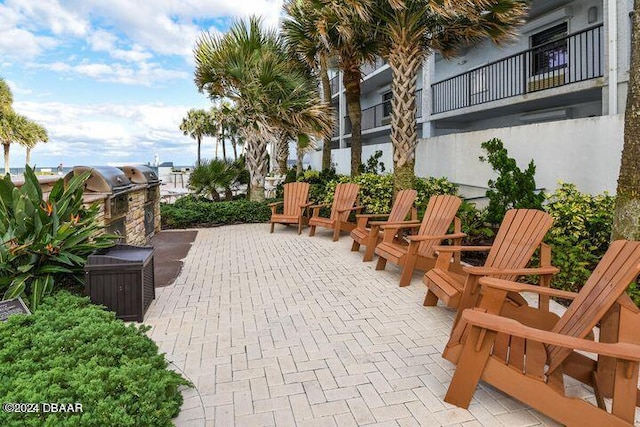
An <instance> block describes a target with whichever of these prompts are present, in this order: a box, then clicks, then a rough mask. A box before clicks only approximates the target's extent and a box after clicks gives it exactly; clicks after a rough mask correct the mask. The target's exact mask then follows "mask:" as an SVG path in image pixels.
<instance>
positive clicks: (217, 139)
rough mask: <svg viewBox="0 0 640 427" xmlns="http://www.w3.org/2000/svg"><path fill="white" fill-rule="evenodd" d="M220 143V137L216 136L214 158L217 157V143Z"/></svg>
mask: <svg viewBox="0 0 640 427" xmlns="http://www.w3.org/2000/svg"><path fill="white" fill-rule="evenodd" d="M219 143H220V138H218V137H217V136H216V152H215V158H216V159H217V158H218V144H219Z"/></svg>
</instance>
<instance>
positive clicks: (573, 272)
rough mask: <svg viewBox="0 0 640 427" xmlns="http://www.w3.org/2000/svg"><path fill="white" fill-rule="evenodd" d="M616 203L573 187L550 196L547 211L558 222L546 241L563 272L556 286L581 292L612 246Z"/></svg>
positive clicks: (561, 189)
mask: <svg viewBox="0 0 640 427" xmlns="http://www.w3.org/2000/svg"><path fill="white" fill-rule="evenodd" d="M614 202H615V198H614V197H613V196H610V195H609V194H607V193H604V194H601V195H597V196H592V195H590V194H586V193H580V192H579V191H578V189H577V188H576V186H575V185H573V184H561V185H560V186H559V187H558V189H556V191H555V192H554V193H553V194H551V195H548V196H547V204H546V205H545V210H546V211H547V212H549V214H550V215H551V216H552V217H553V219H554V222H553V226H552V228H551V230H550V231H549V233H548V234H547V237H546V239H545V241H546V243H548V244H549V245H551V250H552V252H551V253H552V264H553V265H554V266H556V267H558V268H559V269H560V273H558V274H557V275H556V276H555V277H554V279H553V281H552V283H553V286H554V287H556V288H559V289H564V290H569V291H573V292H577V291H579V290H580V288H581V287H582V285H583V284H584V282H585V281H586V279H587V278H588V277H589V276H590V275H591V272H592V271H593V269H594V268H595V266H596V264H597V263H598V261H600V259H601V258H602V256H603V255H604V253H605V252H606V251H607V248H608V247H609V243H610V238H611V226H612V224H613V208H614Z"/></svg>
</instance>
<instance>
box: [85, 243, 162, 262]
mask: <svg viewBox="0 0 640 427" xmlns="http://www.w3.org/2000/svg"><path fill="white" fill-rule="evenodd" d="M151 253H153V248H135V249H120V248H118V247H114V248H111V249H107V250H106V251H100V252H99V253H95V254H92V255H89V257H88V259H87V264H91V261H94V260H97V259H100V260H103V261H104V260H105V259H107V258H109V259H112V260H114V261H115V260H117V261H120V262H121V263H123V264H125V263H139V262H144V261H146V260H147V258H149V256H150V255H151ZM123 261H124V262H123Z"/></svg>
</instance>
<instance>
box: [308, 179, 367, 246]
mask: <svg viewBox="0 0 640 427" xmlns="http://www.w3.org/2000/svg"><path fill="white" fill-rule="evenodd" d="M358 191H360V186H359V185H358V184H351V183H341V184H338V185H336V191H335V193H334V196H333V203H332V204H331V215H330V216H329V218H323V217H321V216H320V209H321V208H323V207H326V206H329V205H327V204H324V205H313V206H311V208H313V216H312V217H311V218H310V219H309V228H310V230H309V236H313V235H315V234H316V227H317V226H321V227H326V228H330V229H332V230H333V241H334V242H335V241H337V240H338V239H339V238H340V231H351V230H353V229H354V228H355V227H356V225H355V223H353V222H349V214H350V213H351V211H356V212H357V211H360V210H362V209H363V208H364V207H363V206H356V205H355V204H356V200H357V198H358Z"/></svg>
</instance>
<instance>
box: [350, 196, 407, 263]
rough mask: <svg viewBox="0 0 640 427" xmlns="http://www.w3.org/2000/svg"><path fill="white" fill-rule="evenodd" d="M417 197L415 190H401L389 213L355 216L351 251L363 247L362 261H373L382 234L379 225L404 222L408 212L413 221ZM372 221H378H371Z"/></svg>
mask: <svg viewBox="0 0 640 427" xmlns="http://www.w3.org/2000/svg"><path fill="white" fill-rule="evenodd" d="M417 195H418V192H417V191H416V190H401V191H399V192H398V195H397V196H396V200H395V201H394V202H393V207H392V208H391V212H390V213H388V214H360V215H356V228H354V229H353V230H351V238H352V239H353V245H351V250H352V251H357V250H359V249H360V246H361V245H362V246H365V248H366V249H365V252H364V257H363V258H362V261H364V262H367V261H371V260H372V259H373V250H374V249H375V248H376V245H377V244H378V243H379V242H380V241H381V240H382V233H381V232H380V226H381V225H384V224H386V223H387V222H398V221H404V220H405V219H406V218H407V215H408V214H409V211H411V216H412V219H413V220H415V219H416V218H417V216H418V212H417V210H416V209H415V207H414V206H413V203H414V202H415V201H416V196H417ZM374 219H375V220H378V221H372V220H374ZM383 220H386V221H383Z"/></svg>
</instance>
